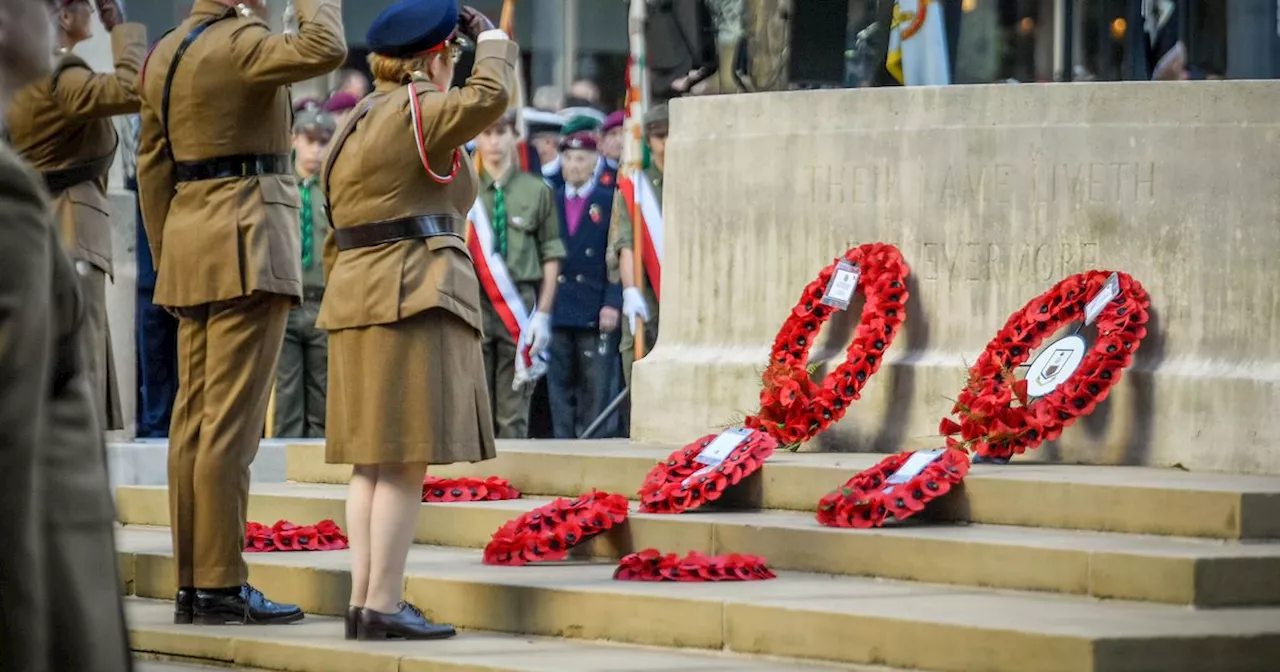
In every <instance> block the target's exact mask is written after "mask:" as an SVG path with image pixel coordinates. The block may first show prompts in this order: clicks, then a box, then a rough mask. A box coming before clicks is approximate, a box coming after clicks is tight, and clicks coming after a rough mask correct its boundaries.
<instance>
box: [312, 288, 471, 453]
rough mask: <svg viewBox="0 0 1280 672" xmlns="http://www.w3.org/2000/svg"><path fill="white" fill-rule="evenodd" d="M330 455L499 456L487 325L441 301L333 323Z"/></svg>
mask: <svg viewBox="0 0 1280 672" xmlns="http://www.w3.org/2000/svg"><path fill="white" fill-rule="evenodd" d="M326 408H327V413H326V415H327V421H326V423H325V425H326V426H325V435H326V440H325V461H326V462H328V463H330V464H395V463H413V462H425V463H428V464H451V463H453V462H479V461H481V460H488V459H492V458H494V457H496V452H495V451H494V446H493V417H492V414H491V411H490V409H489V391H488V389H487V388H486V386H485V380H484V360H483V356H482V354H481V352H480V334H479V332H477V331H476V330H475V329H472V328H471V327H470V326H469V325H468V324H467V323H466V322H463V321H462V320H461V319H460V318H458V317H457V316H455V315H453V314H452V313H450V312H448V311H446V310H442V309H438V308H436V309H431V310H428V311H426V312H423V313H419V314H417V315H414V316H412V317H410V318H408V319H406V320H402V321H400V322H393V323H391V324H383V325H376V326H371V327H361V328H358V329H342V330H338V331H331V332H329V394H328V401H327V406H326Z"/></svg>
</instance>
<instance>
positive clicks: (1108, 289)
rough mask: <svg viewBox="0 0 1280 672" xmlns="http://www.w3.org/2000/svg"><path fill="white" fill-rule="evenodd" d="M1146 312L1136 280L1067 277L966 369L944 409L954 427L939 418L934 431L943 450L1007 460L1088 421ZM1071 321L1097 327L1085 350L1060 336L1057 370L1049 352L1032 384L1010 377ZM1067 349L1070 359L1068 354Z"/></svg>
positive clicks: (1127, 357) (1140, 334)
mask: <svg viewBox="0 0 1280 672" xmlns="http://www.w3.org/2000/svg"><path fill="white" fill-rule="evenodd" d="M1150 307H1151V299H1150V297H1149V296H1147V292H1146V290H1145V289H1143V288H1142V285H1141V284H1139V283H1138V281H1137V280H1134V279H1133V278H1132V277H1130V276H1129V275H1128V274H1126V273H1120V272H1111V271H1096V270H1095V271H1087V272H1085V273H1080V274H1077V275H1073V276H1070V277H1068V278H1065V279H1063V280H1062V281H1060V282H1059V283H1058V284H1056V285H1054V286H1053V288H1052V289H1050V290H1049V291H1047V292H1045V293H1044V294H1041V295H1040V296H1037V297H1036V298H1034V299H1032V300H1031V302H1030V303H1028V304H1027V305H1026V306H1024V307H1022V309H1020V310H1018V311H1017V312H1015V313H1014V314H1013V315H1012V316H1010V317H1009V321H1008V322H1006V323H1005V325H1004V328H1003V329H1001V330H1000V332H999V333H998V334H996V337H995V338H993V339H991V342H990V343H988V344H987V348H986V350H983V352H982V354H981V355H980V356H979V357H978V360H977V361H976V362H975V363H974V365H973V366H972V367H971V368H970V369H969V382H968V384H967V385H966V387H965V389H964V391H962V392H961V393H960V398H959V399H957V400H956V403H955V406H954V407H953V408H952V409H951V413H952V414H953V415H955V416H956V417H957V418H958V419H959V421H958V422H957V421H956V420H954V419H952V418H944V419H943V420H942V423H941V425H940V426H939V432H940V433H941V434H942V435H943V436H945V437H947V446H948V447H956V448H965V449H971V450H973V451H974V452H976V453H977V454H978V455H980V456H982V457H984V458H988V459H995V460H1007V459H1008V458H1009V457H1011V456H1013V455H1015V454H1019V453H1023V452H1025V451H1027V450H1031V449H1033V448H1035V447H1036V446H1039V445H1040V444H1041V443H1042V442H1044V441H1052V440H1054V439H1056V438H1058V437H1059V436H1060V435H1061V434H1062V430H1063V429H1065V428H1067V427H1069V426H1070V425H1071V424H1072V423H1073V422H1075V421H1076V419H1077V418H1080V417H1082V416H1085V415H1088V414H1089V413H1092V412H1093V409H1094V408H1095V407H1096V406H1097V405H1098V404H1099V403H1101V402H1102V401H1103V400H1105V399H1106V398H1107V395H1108V394H1110V392H1111V388H1112V387H1113V386H1114V385H1115V384H1116V383H1117V382H1119V380H1120V375H1121V373H1122V372H1123V371H1124V369H1125V368H1126V367H1128V366H1129V364H1130V363H1131V362H1132V361H1133V354H1134V353H1135V352H1136V351H1137V350H1138V346H1139V345H1140V344H1141V343H1142V339H1143V338H1144V337H1145V336H1146V335H1147V327H1146V324H1147V320H1148V318H1149V316H1148V309H1149V308H1150ZM1076 321H1081V322H1082V324H1083V325H1088V324H1096V325H1097V332H1098V333H1097V339H1096V340H1095V341H1094V343H1093V345H1092V346H1087V347H1086V346H1084V344H1083V340H1079V343H1078V344H1075V343H1068V341H1069V340H1070V339H1079V337H1078V336H1068V337H1067V338H1065V339H1062V340H1060V341H1056V342H1055V345H1057V344H1063V346H1062V347H1061V348H1060V351H1061V352H1062V353H1063V354H1064V356H1063V358H1062V359H1063V360H1064V362H1063V364H1064V365H1065V366H1057V365H1056V364H1055V363H1054V362H1053V357H1054V356H1055V355H1057V354H1058V353H1057V352H1054V348H1053V347H1050V348H1046V350H1045V352H1044V353H1041V356H1040V357H1037V362H1036V363H1033V368H1032V371H1031V372H1030V373H1032V374H1035V375H1034V376H1033V377H1029V378H1023V379H1021V380H1018V379H1016V378H1015V376H1014V375H1013V370H1014V369H1015V368H1017V367H1019V366H1021V365H1022V364H1023V363H1024V362H1026V361H1027V358H1028V357H1030V355H1031V353H1032V352H1033V351H1035V350H1036V349H1037V348H1039V347H1040V344H1041V342H1043V341H1044V339H1045V338H1047V337H1049V336H1050V335H1052V334H1054V333H1056V332H1057V331H1058V330H1059V329H1061V328H1063V327H1065V326H1067V325H1070V324H1072V323H1074V322H1076ZM1072 349H1074V350H1076V352H1075V353H1074V355H1075V356H1074V358H1073V357H1072V354H1073V353H1071V352H1068V351H1069V350H1072ZM1080 353H1083V356H1081V355H1080ZM1046 356H1047V357H1048V358H1049V359H1047V360H1045V362H1044V363H1042V362H1041V358H1042V357H1046ZM1077 362H1078V365H1076V363H1077ZM1036 364H1041V365H1040V366H1036ZM1072 365H1075V368H1074V369H1072V368H1070V367H1071V366H1072ZM1035 378H1041V380H1036V379H1035ZM1029 386H1039V387H1042V391H1043V396H1037V395H1036V394H1029V392H1028V388H1029ZM1032 391H1033V392H1034V391H1035V389H1034V387H1033V388H1032Z"/></svg>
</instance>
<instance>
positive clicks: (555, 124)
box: [522, 107, 564, 135]
mask: <svg viewBox="0 0 1280 672" xmlns="http://www.w3.org/2000/svg"><path fill="white" fill-rule="evenodd" d="M522 116H523V117H524V125H525V129H526V132H527V133H528V134H529V135H537V134H539V133H559V132H560V129H561V128H562V127H563V126H564V117H561V116H560V115H558V114H556V113H554V112H547V111H545V110H539V109H535V108H532V107H526V108H524V113H523V115H522Z"/></svg>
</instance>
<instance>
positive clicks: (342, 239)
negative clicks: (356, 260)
mask: <svg viewBox="0 0 1280 672" xmlns="http://www.w3.org/2000/svg"><path fill="white" fill-rule="evenodd" d="M461 228H462V218H461V217H459V216H458V215H416V216H414V217H402V218H400V219H389V220H387V221H385V222H373V223H372V224H360V225H358V226H348V227H343V228H340V229H338V228H335V229H334V230H333V242H335V243H337V245H338V249H339V250H352V249H355V248H358V247H374V246H376V245H383V244H386V243H395V242H399V241H401V240H413V239H414V238H432V237H434V236H456V237H458V238H462V236H461V235H460V234H458V233H457V230H458V229H461Z"/></svg>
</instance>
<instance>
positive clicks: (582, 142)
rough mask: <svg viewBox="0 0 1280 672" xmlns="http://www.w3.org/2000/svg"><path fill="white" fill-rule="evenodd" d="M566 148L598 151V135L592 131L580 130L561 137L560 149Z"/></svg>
mask: <svg viewBox="0 0 1280 672" xmlns="http://www.w3.org/2000/svg"><path fill="white" fill-rule="evenodd" d="M566 149H585V150H587V151H590V152H594V151H596V136H595V133H592V132H591V131H579V132H577V133H573V134H571V135H566V136H564V137H563V138H561V139H560V151H562V152H563V151H564V150H566Z"/></svg>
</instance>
